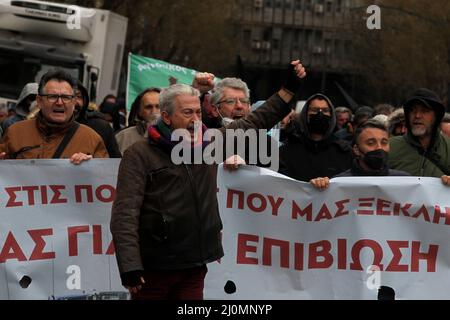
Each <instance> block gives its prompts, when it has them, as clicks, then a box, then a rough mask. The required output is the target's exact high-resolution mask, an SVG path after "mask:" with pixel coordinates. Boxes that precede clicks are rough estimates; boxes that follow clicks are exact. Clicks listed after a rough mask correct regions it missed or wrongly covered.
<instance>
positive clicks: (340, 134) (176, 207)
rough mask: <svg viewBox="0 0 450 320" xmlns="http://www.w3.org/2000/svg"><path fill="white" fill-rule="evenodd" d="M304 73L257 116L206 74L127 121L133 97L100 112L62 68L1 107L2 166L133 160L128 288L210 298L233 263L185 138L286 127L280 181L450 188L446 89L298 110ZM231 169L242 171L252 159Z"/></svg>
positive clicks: (123, 228) (317, 101)
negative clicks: (182, 160)
mask: <svg viewBox="0 0 450 320" xmlns="http://www.w3.org/2000/svg"><path fill="white" fill-rule="evenodd" d="M305 76H306V71H305V69H304V68H303V66H302V64H301V62H300V61H298V60H297V61H293V62H291V64H290V66H289V68H288V70H287V74H286V78H285V81H284V84H283V86H282V87H281V88H280V90H279V91H277V92H276V93H275V94H274V95H273V96H271V97H270V98H269V99H267V100H266V101H263V102H260V103H258V104H257V105H254V106H253V107H252V105H251V103H250V101H251V97H250V90H249V89H248V87H247V84H246V83H245V82H244V81H242V80H241V79H237V78H224V79H222V80H220V81H216V79H215V77H214V75H213V74H211V73H198V74H197V75H196V76H195V78H194V81H193V83H192V85H181V84H174V85H172V86H170V87H169V88H165V89H162V88H152V87H149V88H147V89H145V90H143V91H142V92H141V93H140V94H139V95H138V96H137V97H136V98H135V100H134V101H133V102H132V104H131V110H130V112H129V114H128V116H127V111H126V107H125V102H124V100H122V99H118V98H117V97H115V96H113V95H108V96H106V97H105V98H104V99H103V101H102V102H101V103H100V104H99V106H96V105H95V104H93V103H92V102H90V99H89V95H88V91H87V90H86V88H85V87H84V86H83V85H82V83H80V82H79V81H78V82H77V81H76V80H75V79H73V78H72V77H71V76H70V75H68V74H67V73H65V72H64V71H61V70H52V71H49V72H48V73H46V74H45V75H44V76H43V77H42V78H41V79H40V82H39V83H28V84H24V88H23V90H22V92H21V94H20V96H19V97H18V101H17V105H16V108H15V112H13V114H10V113H9V110H6V108H4V107H0V124H1V126H0V134H1V140H0V159H46V158H61V159H70V161H71V162H72V163H74V164H81V163H82V162H83V161H88V160H89V159H91V158H108V157H110V158H122V156H123V158H122V161H121V164H120V169H119V173H118V184H117V197H116V200H115V201H114V205H113V210H112V220H111V231H112V234H113V238H114V244H115V247H116V250H117V251H116V252H117V259H118V264H119V269H120V274H121V279H122V283H123V285H124V286H126V287H127V288H128V289H129V290H130V292H131V294H132V296H133V297H134V298H136V299H139V298H142V299H153V298H173V299H201V298H202V297H203V281H204V278H205V274H206V272H207V269H206V264H207V263H209V262H212V261H214V260H217V259H219V258H220V257H221V256H222V255H223V249H222V246H221V241H220V230H221V228H222V224H221V220H220V216H219V213H218V207H217V199H216V189H215V185H216V169H217V168H216V166H212V165H206V164H200V165H195V164H184V165H175V164H174V163H172V162H171V159H170V151H171V150H172V148H173V147H174V145H175V144H176V142H174V141H171V139H170V136H171V132H172V131H173V130H175V129H180V128H181V129H186V130H188V131H189V132H191V133H192V132H193V128H194V127H193V125H194V123H198V122H200V121H201V122H202V123H203V129H204V130H207V129H208V128H210V129H212V128H214V129H218V130H219V131H221V132H224V131H225V129H243V130H248V129H256V128H265V129H271V128H272V127H274V126H276V125H277V123H279V128H280V135H279V138H278V141H277V142H278V143H279V156H280V157H279V161H280V168H279V172H280V173H282V174H284V175H287V176H289V177H291V178H294V179H296V180H300V181H305V182H310V183H311V184H312V185H313V186H314V187H316V188H318V189H320V190H322V189H326V188H327V187H328V186H329V183H330V179H331V178H333V177H342V176H367V177H370V176H398V177H401V176H408V175H410V176H426V177H437V178H440V179H441V181H442V183H443V184H444V185H447V186H448V185H450V114H448V113H446V112H445V110H446V108H445V106H444V103H443V102H442V100H441V99H440V98H439V97H438V95H437V94H436V93H435V92H433V91H431V90H428V89H424V88H421V89H417V90H415V91H414V92H412V93H411V94H410V95H409V96H407V97H405V102H404V104H403V105H402V106H392V105H390V104H380V105H377V106H374V107H368V106H360V107H359V108H358V109H356V110H352V109H350V108H348V107H345V106H339V107H335V106H334V103H333V101H332V99H330V97H328V96H326V95H325V94H323V93H319V92H318V93H316V94H314V95H312V96H311V97H309V98H308V99H307V100H306V103H305V104H304V106H303V108H302V109H301V111H300V112H298V113H297V112H296V111H295V108H293V107H295V102H296V101H295V97H296V93H298V92H299V91H301V89H302V82H303V81H304V78H305ZM192 134H193V133H192ZM191 138H193V137H191ZM272 143H273V142H272ZM224 161H225V162H226V168H228V169H230V170H233V169H237V168H238V167H239V165H240V164H242V163H245V162H247V159H246V158H245V156H243V157H242V158H241V157H236V156H233V157H231V158H228V159H224Z"/></svg>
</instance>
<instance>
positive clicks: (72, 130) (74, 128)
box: [52, 121, 80, 159]
mask: <svg viewBox="0 0 450 320" xmlns="http://www.w3.org/2000/svg"><path fill="white" fill-rule="evenodd" d="M79 127H80V124H79V123H78V122H76V121H74V122H73V123H72V125H71V126H70V129H69V130H68V131H67V132H66V134H65V135H64V138H63V139H62V141H61V142H60V144H59V145H58V148H57V149H56V151H55V154H54V155H53V157H52V159H59V158H60V157H61V155H62V153H63V152H64V149H66V147H67V145H68V144H69V142H70V140H71V139H72V137H73V135H74V134H75V132H76V131H77V129H78V128H79Z"/></svg>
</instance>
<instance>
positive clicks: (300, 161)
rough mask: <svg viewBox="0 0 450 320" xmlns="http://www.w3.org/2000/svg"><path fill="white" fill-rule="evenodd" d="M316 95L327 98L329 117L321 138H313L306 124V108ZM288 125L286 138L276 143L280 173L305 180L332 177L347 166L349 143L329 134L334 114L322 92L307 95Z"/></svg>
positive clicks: (333, 123) (350, 158)
mask: <svg viewBox="0 0 450 320" xmlns="http://www.w3.org/2000/svg"><path fill="white" fill-rule="evenodd" d="M318 96H320V97H322V98H324V99H325V100H327V101H328V105H329V106H330V108H331V109H332V112H331V114H332V117H331V121H330V126H329V128H328V131H327V132H326V133H325V135H324V138H323V139H322V140H320V141H314V140H312V139H311V137H310V132H309V130H308V126H307V112H308V108H309V104H310V102H311V100H313V99H315V98H316V97H318ZM291 125H292V126H294V127H293V128H291V133H290V134H289V136H288V138H287V142H286V143H285V144H284V145H283V146H281V147H280V170H279V172H280V173H282V174H284V175H287V176H289V177H291V178H293V179H296V180H300V181H309V180H311V179H314V178H317V177H332V176H335V175H337V174H338V173H341V172H343V171H345V170H347V169H349V168H350V166H351V163H352V162H351V161H352V153H351V147H350V144H349V143H347V142H346V141H343V140H339V139H338V138H337V137H336V136H335V135H334V134H333V129H334V127H335V125H336V115H335V113H334V106H333V104H332V103H331V101H330V100H329V99H328V98H327V97H326V96H324V95H319V94H316V95H313V96H312V97H310V98H309V99H308V100H307V102H306V104H305V106H304V108H303V110H302V112H301V113H300V115H299V116H298V117H297V119H296V120H294V121H292V122H291Z"/></svg>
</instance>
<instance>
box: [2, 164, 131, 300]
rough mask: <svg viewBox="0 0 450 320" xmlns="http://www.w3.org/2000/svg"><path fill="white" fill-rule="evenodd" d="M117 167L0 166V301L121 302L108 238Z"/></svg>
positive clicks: (121, 292) (122, 295) (123, 293)
mask: <svg viewBox="0 0 450 320" xmlns="http://www.w3.org/2000/svg"><path fill="white" fill-rule="evenodd" d="M118 165H119V160H118V159H101V160H100V159H93V160H89V161H87V162H84V163H82V164H81V165H80V166H75V165H73V164H71V163H69V161H68V160H3V161H1V162H0V171H1V176H0V208H1V209H0V215H1V221H2V222H1V224H0V299H74V298H78V299H82V298H84V299H124V298H127V292H126V290H125V288H124V287H122V285H121V283H120V279H119V273H118V268H117V263H116V258H115V255H114V247H113V246H112V239H111V234H110V232H109V221H110V215H111V204H112V201H113V199H114V196H115V186H116V180H117V169H118Z"/></svg>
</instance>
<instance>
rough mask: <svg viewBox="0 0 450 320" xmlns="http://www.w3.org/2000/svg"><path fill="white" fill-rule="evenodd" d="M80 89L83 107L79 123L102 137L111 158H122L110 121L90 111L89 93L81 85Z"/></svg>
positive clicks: (78, 119) (78, 117)
mask: <svg viewBox="0 0 450 320" xmlns="http://www.w3.org/2000/svg"><path fill="white" fill-rule="evenodd" d="M78 89H79V90H80V92H81V95H82V96H83V106H82V107H81V110H79V112H78V114H77V118H76V120H77V122H78V123H81V124H84V125H86V126H88V127H90V128H92V129H93V130H94V131H95V132H97V133H98V135H99V136H100V137H102V139H103V142H104V143H105V147H106V150H108V154H109V157H110V158H122V154H121V153H120V151H119V146H118V145H117V141H116V138H115V137H114V131H113V129H112V128H111V126H110V125H109V123H108V121H106V120H105V119H103V117H102V116H101V114H100V113H98V112H95V111H89V110H88V105H89V95H88V92H87V90H86V88H85V87H83V86H82V85H81V83H78Z"/></svg>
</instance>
